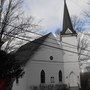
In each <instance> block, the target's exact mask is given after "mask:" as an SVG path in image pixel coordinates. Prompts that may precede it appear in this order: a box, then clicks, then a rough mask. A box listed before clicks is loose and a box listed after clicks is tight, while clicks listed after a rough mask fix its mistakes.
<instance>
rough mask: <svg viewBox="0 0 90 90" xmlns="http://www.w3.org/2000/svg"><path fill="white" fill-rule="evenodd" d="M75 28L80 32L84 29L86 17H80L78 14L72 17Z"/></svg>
mask: <svg viewBox="0 0 90 90" xmlns="http://www.w3.org/2000/svg"><path fill="white" fill-rule="evenodd" d="M71 20H72V24H73V28H74V30H76V31H78V32H82V31H84V25H85V19H80V18H79V17H77V16H72V17H71Z"/></svg>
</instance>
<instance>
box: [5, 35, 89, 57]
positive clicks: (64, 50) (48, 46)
mask: <svg viewBox="0 0 90 90" xmlns="http://www.w3.org/2000/svg"><path fill="white" fill-rule="evenodd" d="M5 35H7V34H5ZM7 36H10V37H14V38H18V39H22V38H19V37H16V36H13V35H7ZM22 40H25V41H30V40H27V39H22ZM34 43H35V44H41V43H40V42H34ZM41 45H44V46H47V47H51V48H55V49H59V50H63V51H67V52H70V53H75V54H80V53H78V52H74V51H70V50H67V49H62V48H59V47H55V46H51V45H47V44H44V43H42V44H41ZM80 55H83V56H87V57H90V56H89V55H86V54H80Z"/></svg>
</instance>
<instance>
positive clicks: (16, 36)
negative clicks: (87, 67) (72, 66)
mask: <svg viewBox="0 0 90 90" xmlns="http://www.w3.org/2000/svg"><path fill="white" fill-rule="evenodd" d="M9 26H12V27H14V28H18V29H22V28H20V27H15V26H13V25H9ZM25 31H26V32H30V33H34V34H37V35H41V34H38V33H35V32H32V31H28V30H25ZM5 35H8V34H5ZM8 36H11V37H14V36H13V35H8ZM41 36H43V35H41ZM15 38H18V39H21V40H25V41H30V40H27V39H23V38H20V37H17V36H15ZM49 38H50V37H49ZM50 39H52V38H50ZM52 40H55V41H56V39H52ZM57 41H59V40H57ZM59 42H60V41H59ZM60 43H61V42H60ZM62 43H65V44H68V45H71V46H74V47H77V46H75V45H72V44H69V43H66V42H63V41H62ZM53 44H54V43H53ZM67 47H68V46H67ZM85 51H90V50H85ZM78 54H80V53H78ZM82 55H84V54H82Z"/></svg>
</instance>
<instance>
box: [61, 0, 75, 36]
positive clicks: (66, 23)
mask: <svg viewBox="0 0 90 90" xmlns="http://www.w3.org/2000/svg"><path fill="white" fill-rule="evenodd" d="M69 34H73V35H74V34H76V31H75V30H74V29H73V26H72V22H71V18H70V15H69V12H68V8H67V5H66V0H64V15H63V30H62V31H61V35H69Z"/></svg>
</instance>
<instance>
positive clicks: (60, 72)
mask: <svg viewBox="0 0 90 90" xmlns="http://www.w3.org/2000/svg"><path fill="white" fill-rule="evenodd" d="M61 81H62V71H61V70H60V71H59V82H61Z"/></svg>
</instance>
